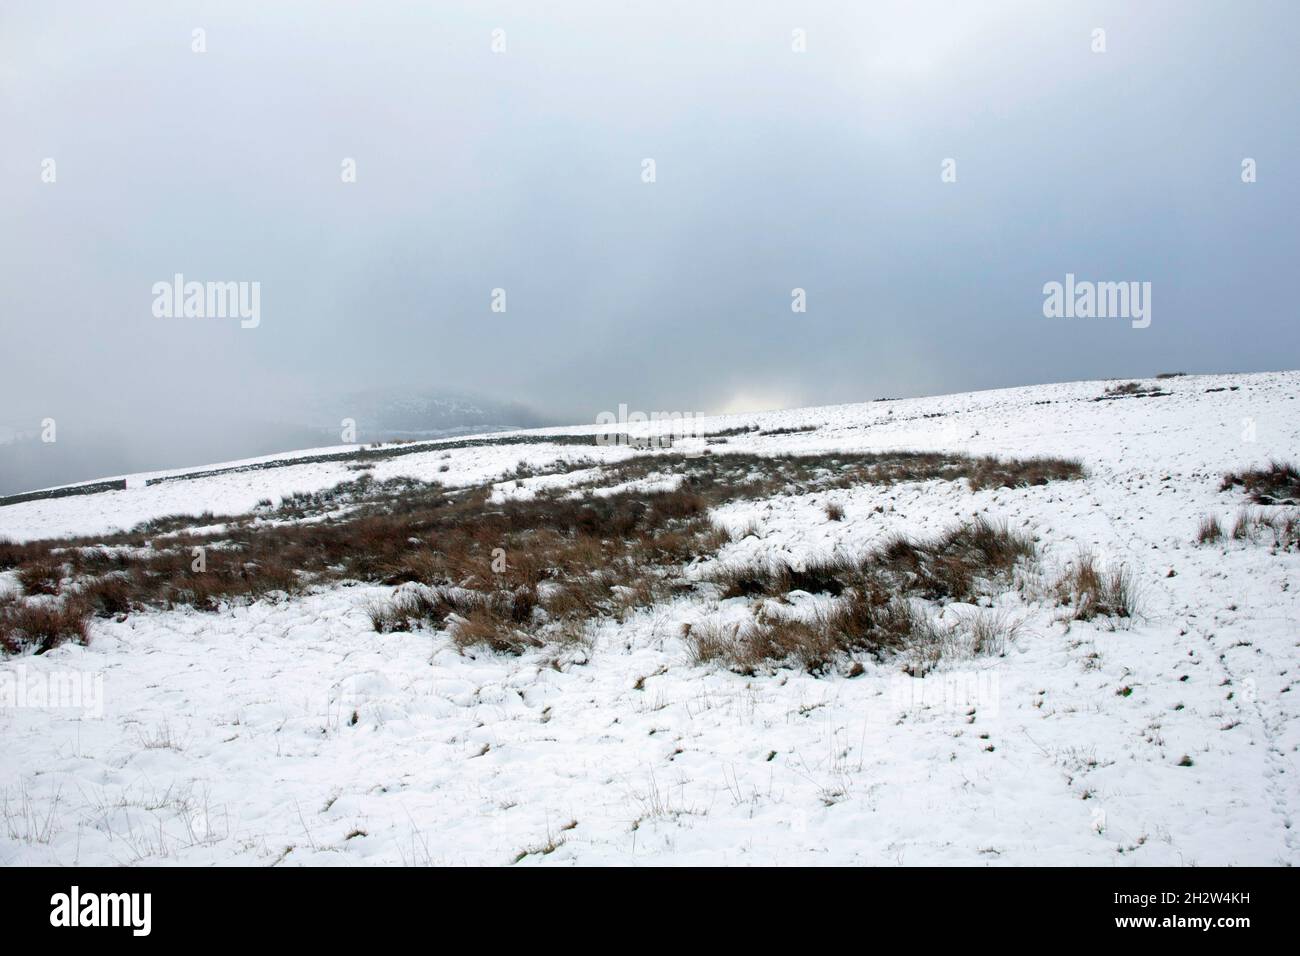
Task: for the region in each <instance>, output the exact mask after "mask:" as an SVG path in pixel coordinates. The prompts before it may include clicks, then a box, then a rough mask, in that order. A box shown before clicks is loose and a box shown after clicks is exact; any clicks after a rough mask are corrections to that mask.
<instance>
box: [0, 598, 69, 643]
mask: <svg viewBox="0 0 1300 956" xmlns="http://www.w3.org/2000/svg"><path fill="white" fill-rule="evenodd" d="M89 613H90V612H89V609H88V608H87V607H86V606H85V605H84V604H82V603H81V602H80V601H78V600H76V599H72V598H65V599H64V600H62V601H52V600H43V601H40V602H34V601H26V602H15V603H13V604H10V605H8V606H7V607H4V608H3V609H0V648H3V650H4V651H5V652H6V653H9V654H17V653H20V652H23V651H26V650H34V652H35V653H37V654H44V653H45V652H46V651H48V650H50V649H51V648H55V647H58V646H59V645H60V644H63V643H66V642H67V641H75V642H77V643H78V644H85V643H86V641H87V635H88V631H87V627H86V618H87V617H88V616H89Z"/></svg>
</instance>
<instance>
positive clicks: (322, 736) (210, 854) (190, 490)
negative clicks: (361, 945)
mask: <svg viewBox="0 0 1300 956" xmlns="http://www.w3.org/2000/svg"><path fill="white" fill-rule="evenodd" d="M1106 384H1107V383H1101V382H1082V383H1070V384H1060V385H1045V386H1035V387H1029V388H1017V389H1007V390H999V391H989V392H979V393H970V394H962V395H951V396H943V397H935V398H924V399H908V400H901V401H895V402H875V403H867V404H861V405H845V406H837V407H831V408H810V409H798V410H791V411H782V412H770V413H764V414H760V415H737V416H730V417H728V418H720V419H717V420H714V421H710V422H709V423H708V427H709V428H726V427H729V426H733V425H738V424H748V423H751V422H756V423H758V424H760V425H761V426H762V427H763V428H767V429H770V428H777V427H788V426H798V425H809V424H811V425H817V426H819V428H818V429H817V430H816V431H811V432H803V433H797V434H787V435H781V436H759V435H757V434H749V435H741V436H737V437H732V438H730V439H729V441H728V443H727V444H725V445H718V446H715V447H714V449H713V450H714V452H715V453H718V454H723V453H726V452H728V451H755V450H757V451H762V452H773V451H794V452H811V451H825V450H844V451H851V450H881V449H900V448H906V449H922V450H953V451H966V452H971V453H977V454H983V453H993V454H999V455H1019V456H1026V455H1038V454H1051V455H1064V456H1072V457H1077V458H1079V459H1080V460H1081V461H1082V462H1083V464H1084V465H1085V467H1086V468H1087V469H1088V476H1087V478H1086V479H1085V480H1083V481H1081V482H1056V483H1052V484H1048V485H1045V486H1041V487H1035V488H1024V489H1017V490H1007V489H1002V490H996V491H981V492H977V493H972V492H971V491H969V490H968V488H967V487H966V484H965V483H964V482H955V483H953V482H939V481H932V482H925V483H910V484H900V485H895V486H892V487H881V486H874V485H865V486H859V487H856V488H851V489H847V490H838V491H833V492H829V493H820V494H811V495H802V496H794V497H777V498H772V499H768V500H764V501H759V502H740V503H736V504H733V505H728V506H726V507H724V508H722V509H720V510H719V511H718V512H717V515H716V516H717V518H718V520H719V521H721V522H723V523H725V524H727V525H728V526H730V527H733V528H737V529H739V528H744V527H747V526H748V525H750V524H751V523H752V524H753V525H755V526H756V527H757V529H758V535H757V536H753V535H751V536H748V537H745V538H744V539H743V540H739V541H737V542H735V543H733V544H730V545H727V546H726V547H725V548H724V550H723V552H722V554H721V556H720V559H721V560H724V561H730V560H737V559H740V558H746V557H754V556H762V555H771V556H778V555H780V556H785V557H788V558H789V559H790V560H792V561H795V562H799V561H803V560H805V559H807V558H809V557H812V556H816V555H824V554H828V553H829V552H831V551H833V550H835V549H837V548H840V549H844V550H848V551H853V552H856V551H861V550H864V549H865V548H867V547H869V546H870V545H871V544H872V543H873V542H875V541H876V540H878V539H879V538H880V537H881V536H882V535H886V534H888V533H890V532H894V531H904V532H907V533H910V534H931V533H934V532H937V531H940V530H943V529H945V528H947V527H949V526H951V525H952V524H954V523H956V522H957V521H958V520H960V519H962V518H966V517H970V516H971V515H972V514H976V513H982V514H985V515H987V516H989V517H991V518H995V519H1005V520H1006V521H1007V522H1008V523H1009V524H1010V526H1011V527H1012V528H1013V529H1018V530H1024V531H1028V532H1031V533H1032V534H1033V535H1035V536H1036V537H1037V539H1038V541H1039V545H1040V548H1041V552H1042V554H1043V568H1042V574H1043V575H1044V576H1045V577H1050V576H1051V574H1052V571H1053V567H1054V566H1057V565H1061V564H1063V563H1064V562H1066V561H1068V560H1069V559H1070V558H1072V557H1074V556H1075V555H1077V554H1078V552H1079V550H1080V549H1081V548H1088V549H1092V550H1094V551H1095V552H1096V554H1097V555H1098V557H1099V558H1100V559H1101V561H1102V562H1103V563H1105V564H1107V565H1111V566H1114V565H1117V564H1119V563H1123V564H1126V565H1127V566H1128V567H1129V568H1130V569H1131V570H1132V571H1133V572H1134V573H1135V575H1136V577H1137V579H1138V581H1139V582H1140V585H1141V592H1142V601H1141V612H1142V613H1141V616H1140V618H1139V619H1138V620H1137V621H1136V622H1134V623H1133V624H1132V625H1131V626H1126V627H1120V628H1114V629H1112V627H1111V626H1108V624H1107V623H1106V622H1104V621H1102V620H1100V619H1099V620H1097V621H1094V622H1091V623H1088V622H1079V621H1076V622H1073V623H1067V622H1066V621H1064V620H1062V619H1061V616H1062V615H1061V612H1060V609H1059V608H1057V607H1053V606H1051V605H1050V604H1049V603H1048V602H1046V601H1035V600H1026V599H1023V598H1022V597H1021V596H1020V595H1019V594H1017V593H1015V592H1009V593H1008V594H1006V595H1004V596H1003V597H1002V598H1001V599H1000V601H999V608H998V612H999V613H1001V614H1003V615H1004V616H1005V618H1006V619H1007V620H1010V621H1014V622H1018V623H1019V624H1020V627H1019V629H1018V631H1017V633H1016V635H1015V637H1014V639H1013V640H1011V641H1010V643H1009V644H1008V646H1007V648H1006V651H1005V654H1003V655H1002V656H998V657H979V658H974V659H952V660H948V661H946V662H944V663H943V664H942V665H941V666H940V668H939V669H938V671H937V672H935V673H932V674H931V675H930V676H928V677H926V678H924V679H923V680H913V679H912V678H909V677H907V676H906V675H905V674H903V673H902V671H901V670H900V668H899V666H898V665H897V664H889V663H881V664H868V666H867V668H866V671H865V673H862V674H861V675H859V676H856V677H848V676H843V675H832V676H823V677H813V676H810V675H807V674H804V673H801V672H798V671H795V670H782V671H779V672H777V673H775V674H773V675H769V676H757V677H746V676H740V675H737V674H734V673H731V672H729V671H727V670H725V669H722V668H720V667H717V666H708V667H701V666H697V665H693V664H692V663H691V662H690V656H689V654H688V651H687V648H686V646H685V644H684V643H683V640H682V636H681V634H682V625H683V624H686V623H692V624H698V623H700V622H706V621H710V620H729V619H732V618H736V617H739V616H740V615H741V614H743V613H745V603H744V601H743V599H733V600H732V601H723V602H718V601H712V602H705V601H703V600H700V599H695V600H693V601H692V600H686V599H679V600H678V601H677V602H676V603H672V604H668V605H662V606H660V607H658V608H656V609H655V610H653V611H650V612H644V613H639V614H636V615H633V616H632V617H630V618H628V620H627V621H626V622H624V623H623V624H616V623H614V622H608V623H606V624H605V625H603V626H602V627H601V628H600V629H599V631H598V634H597V640H596V642H595V644H594V646H593V647H592V649H591V650H590V652H589V653H574V652H567V656H565V655H559V656H557V654H556V652H554V651H550V650H541V651H534V652H530V653H526V654H524V655H523V656H521V657H512V656H504V655H494V654H490V653H487V652H478V653H472V654H468V655H462V654H461V653H459V652H458V651H457V650H456V648H455V647H454V646H453V645H452V644H451V642H450V641H449V640H448V638H447V637H446V636H445V635H444V634H442V633H430V632H424V633H409V634H400V633H399V634H384V635H381V634H376V633H375V632H374V631H373V630H372V629H371V626H370V622H369V620H368V618H367V615H366V613H365V606H366V603H367V601H369V600H372V599H374V598H376V597H378V596H384V595H387V594H389V593H391V589H389V588H381V587H374V586H360V585H358V586H352V587H334V588H330V589H327V590H320V591H318V592H316V593H314V594H312V595H310V596H308V597H305V598H302V599H295V600H290V601H283V602H280V603H272V602H259V603H256V604H253V605H251V606H245V607H238V608H234V609H230V610H226V611H223V612H221V613H218V614H210V613H198V612H188V611H169V612H158V611H154V612H147V613H134V614H131V615H130V616H129V617H127V618H126V619H125V620H123V621H120V622H118V621H112V620H103V619H95V620H93V621H92V623H91V641H90V644H89V646H86V647H80V646H63V647H60V648H57V649H55V650H54V651H51V652H50V653H48V654H46V655H42V656H39V657H32V656H27V657H21V658H10V659H4V660H0V680H3V681H7V682H8V686H9V687H10V688H11V689H12V688H15V687H18V686H20V685H21V686H23V687H25V688H38V687H48V686H50V684H49V681H50V680H51V679H54V678H58V679H61V680H64V681H72V682H74V683H75V686H77V687H80V688H82V689H85V690H87V691H89V692H90V694H91V697H90V699H89V700H88V701H87V706H86V708H84V710H73V709H51V708H47V707H42V706H37V704H39V702H38V701H37V702H34V701H33V700H32V699H31V695H30V694H29V695H28V699H27V700H25V701H21V702H15V701H12V700H11V701H10V702H9V704H8V705H6V706H0V863H5V864H49V863H55V864H113V863H122V864H129V863H183V864H200V865H203V864H213V863H235V864H248V865H272V864H325V865H330V864H332V865H353V864H369V863H385V864H400V863H408V864H427V863H439V864H443V863H445V864H510V863H513V862H516V861H517V862H518V865H535V864H544V865H556V864H573V863H584V864H651V863H653V864H683V863H712V864H717V863H729V864H743V863H758V864H774V863H803V864H809V863H811V864H819V863H828V864H829V863H833V864H846V863H862V864H904V865H909V864H967V865H970V864H975V865H981V864H1048V863H1052V864H1083V865H1095V866H1126V865H1149V864H1174V865H1178V864H1187V865H1192V864H1202V865H1208V864H1264V865H1277V864H1293V863H1297V862H1300V842H1297V837H1296V831H1295V830H1294V828H1293V823H1294V822H1295V821H1296V819H1297V812H1298V811H1300V775H1297V766H1296V755H1297V745H1298V744H1300V731H1298V729H1297V721H1296V714H1297V709H1298V708H1300V693H1296V692H1295V686H1296V684H1297V678H1300V666H1298V665H1300V662H1298V661H1297V655H1298V653H1300V651H1298V645H1300V554H1297V553H1295V552H1290V553H1285V552H1284V553H1276V554H1275V553H1271V551H1270V549H1269V548H1268V547H1267V546H1266V545H1264V544H1261V543H1247V542H1233V541H1228V542H1226V543H1220V544H1215V545H1206V546H1198V545H1196V544H1195V543H1194V541H1195V536H1196V531H1197V525H1198V523H1199V521H1200V519H1201V518H1202V516H1204V515H1206V514H1208V513H1215V514H1218V515H1219V517H1220V519H1221V520H1222V519H1230V518H1231V517H1232V516H1233V515H1234V514H1235V513H1236V512H1237V510H1238V509H1239V507H1240V506H1241V505H1242V504H1244V503H1245V499H1244V496H1242V495H1241V493H1240V492H1238V491H1233V492H1221V491H1219V477H1220V475H1221V473H1222V472H1224V471H1225V470H1228V469H1230V468H1239V467H1241V466H1246V465H1256V464H1263V463H1266V462H1267V461H1268V460H1269V459H1270V458H1279V459H1286V460H1292V461H1295V460H1297V459H1300V398H1298V396H1300V373H1298V372H1284V373H1269V374H1259V375H1228V376H1189V377H1182V378H1175V379H1171V380H1168V381H1162V382H1161V383H1160V385H1161V386H1162V387H1163V388H1165V389H1167V390H1169V391H1170V392H1172V393H1173V394H1172V395H1169V396H1166V397H1157V398H1125V399H1120V400H1115V401H1100V402H1099V401H1093V399H1094V398H1096V397H1097V396H1099V395H1100V394H1101V393H1102V391H1103V389H1104V388H1105V385H1106ZM1207 389H1216V391H1207ZM579 430H581V429H560V430H558V431H564V432H573V431H579ZM538 434H539V435H542V434H544V432H539V433H538ZM695 447H703V440H701V439H688V440H687V441H685V442H683V443H680V444H679V445H678V447H677V450H679V451H680V450H682V449H686V450H688V451H689V450H691V449H692V448H695ZM632 454H645V452H634V451H632V450H630V449H628V448H626V447H608V448H593V447H581V446H555V445H549V446H548V445H545V444H538V445H536V446H523V445H518V446H506V447H489V448H467V449H456V450H451V451H444V450H439V449H437V448H436V447H431V448H430V451H429V452H428V453H421V454H412V455H406V456H404V457H401V458H395V459H393V460H391V461H385V462H380V463H379V464H377V466H376V467H375V469H374V474H375V476H376V478H381V479H382V478H388V477H393V476H396V475H413V476H417V477H421V478H426V479H429V478H438V479H439V480H441V481H443V482H446V483H448V484H477V483H481V482H484V481H488V480H492V479H494V478H496V477H498V476H501V475H502V474H503V473H504V472H506V471H510V470H513V469H514V467H515V466H516V465H517V464H518V463H519V462H521V461H522V462H527V463H531V464H535V465H545V464H549V463H550V462H553V461H554V460H555V459H556V458H566V459H580V458H586V457H591V458H596V459H598V460H610V461H612V460H618V459H621V458H624V457H627V456H629V455H632ZM651 454H653V452H651ZM444 466H445V467H446V468H447V470H446V471H445V472H444V471H440V469H441V468H443V467H444ZM352 477H355V475H354V474H353V473H350V472H348V471H347V469H346V467H345V465H344V464H341V463H327V464H320V463H317V464H306V465H301V466H291V467H286V468H280V469H274V470H266V471H250V472H243V473H237V474H230V475H221V476H214V477H210V478H203V479H196V480H192V481H183V482H173V483H165V484H161V485H154V486H149V487H142V486H139V487H137V485H142V482H140V481H135V482H132V487H129V488H128V489H127V490H125V491H121V492H112V493H105V494H98V495H90V496H85V497H71V498H62V499H57V500H51V501H40V502H28V503H24V504H19V505H14V506H11V507H6V508H0V536H5V537H10V538H13V539H17V540H26V539H31V538H38V537H50V536H56V535H66V534H73V533H77V534H91V533H100V532H104V531H107V530H110V529H112V528H115V527H129V526H131V525H134V524H135V523H137V522H139V521H141V520H144V519H147V518H151V517H156V516H160V515H165V514H173V513H177V512H181V513H193V514H198V513H201V512H203V511H205V510H211V511H213V512H215V513H218V514H220V513H223V512H225V513H235V512H243V511H246V510H248V509H250V508H252V507H254V506H255V505H256V503H257V502H258V501H259V499H263V498H272V499H275V498H277V497H278V496H280V495H282V494H287V493H290V492H293V491H308V490H316V489H323V488H327V487H330V486H332V485H334V484H336V483H338V482H340V481H343V480H347V479H349V478H352ZM583 477H590V475H589V474H586V475H584V474H582V473H579V474H575V475H570V476H568V478H567V479H566V478H561V477H558V476H551V477H544V478H536V479H527V480H525V481H524V482H523V486H522V487H521V486H520V485H519V483H516V482H513V481H512V482H505V483H503V485H502V487H501V489H500V493H501V494H515V493H520V492H521V491H522V492H526V491H527V486H528V483H529V481H533V482H539V483H541V482H545V483H551V484H553V483H555V482H557V481H564V480H578V479H580V478H583ZM832 501H833V502H838V503H839V504H841V505H842V506H843V508H844V511H845V518H844V520H843V521H829V520H827V517H826V514H825V511H824V506H825V505H826V503H827V502H832ZM878 507H883V511H878V510H877V508H878ZM15 586H16V585H15V583H14V576H13V575H12V574H11V573H9V574H5V575H0V588H9V589H11V588H13V587H15ZM960 610H961V609H950V611H952V613H958V612H959V611H960ZM0 686H4V685H0ZM96 689H100V690H102V695H96V694H95V690H96ZM15 703H22V704H23V706H15V705H14V704H15ZM354 714H355V718H354Z"/></svg>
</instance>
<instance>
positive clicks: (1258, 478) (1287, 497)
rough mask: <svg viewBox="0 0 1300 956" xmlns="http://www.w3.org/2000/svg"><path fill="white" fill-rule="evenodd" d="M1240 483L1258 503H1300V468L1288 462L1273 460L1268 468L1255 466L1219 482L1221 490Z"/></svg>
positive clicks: (1227, 475)
mask: <svg viewBox="0 0 1300 956" xmlns="http://www.w3.org/2000/svg"><path fill="white" fill-rule="evenodd" d="M1238 485H1240V486H1241V487H1242V488H1243V489H1244V490H1245V491H1246V493H1247V494H1249V495H1250V500H1251V501H1253V502H1255V503H1256V504H1260V505H1279V504H1283V505H1294V504H1300V470H1297V469H1296V466H1295V465H1292V464H1288V463H1286V462H1280V461H1272V462H1269V465H1268V467H1267V468H1253V469H1248V470H1245V471H1238V472H1232V473H1229V474H1226V475H1224V476H1223V481H1222V482H1221V483H1220V484H1219V490H1220V491H1229V490H1231V489H1232V488H1235V487H1237V486H1238Z"/></svg>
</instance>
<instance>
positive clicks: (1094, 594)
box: [1055, 551, 1139, 621]
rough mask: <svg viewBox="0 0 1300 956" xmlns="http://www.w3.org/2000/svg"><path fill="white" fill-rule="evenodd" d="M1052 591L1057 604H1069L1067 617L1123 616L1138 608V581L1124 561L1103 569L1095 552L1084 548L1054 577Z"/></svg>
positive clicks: (1134, 613) (1084, 619)
mask: <svg viewBox="0 0 1300 956" xmlns="http://www.w3.org/2000/svg"><path fill="white" fill-rule="evenodd" d="M1055 591H1056V596H1057V600H1058V602H1059V603H1060V604H1062V605H1070V606H1072V607H1073V611H1072V613H1071V619H1072V620H1075V621H1091V620H1093V619H1094V618H1097V617H1107V618H1112V619H1127V618H1132V617H1134V616H1136V614H1137V611H1138V603H1139V595H1138V584H1137V579H1136V578H1135V577H1134V576H1133V573H1132V572H1131V571H1130V570H1129V569H1128V568H1127V567H1126V566H1124V565H1119V566H1118V567H1115V568H1111V569H1109V570H1107V569H1103V568H1101V567H1099V566H1098V564H1097V559H1096V556H1094V555H1093V554H1091V553H1090V552H1086V551H1085V552H1081V553H1080V554H1079V556H1078V558H1076V559H1075V560H1074V562H1073V563H1072V564H1070V565H1069V566H1068V567H1067V568H1066V569H1065V571H1064V573H1063V574H1062V575H1061V576H1060V578H1058V579H1057V581H1056V585H1055Z"/></svg>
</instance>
